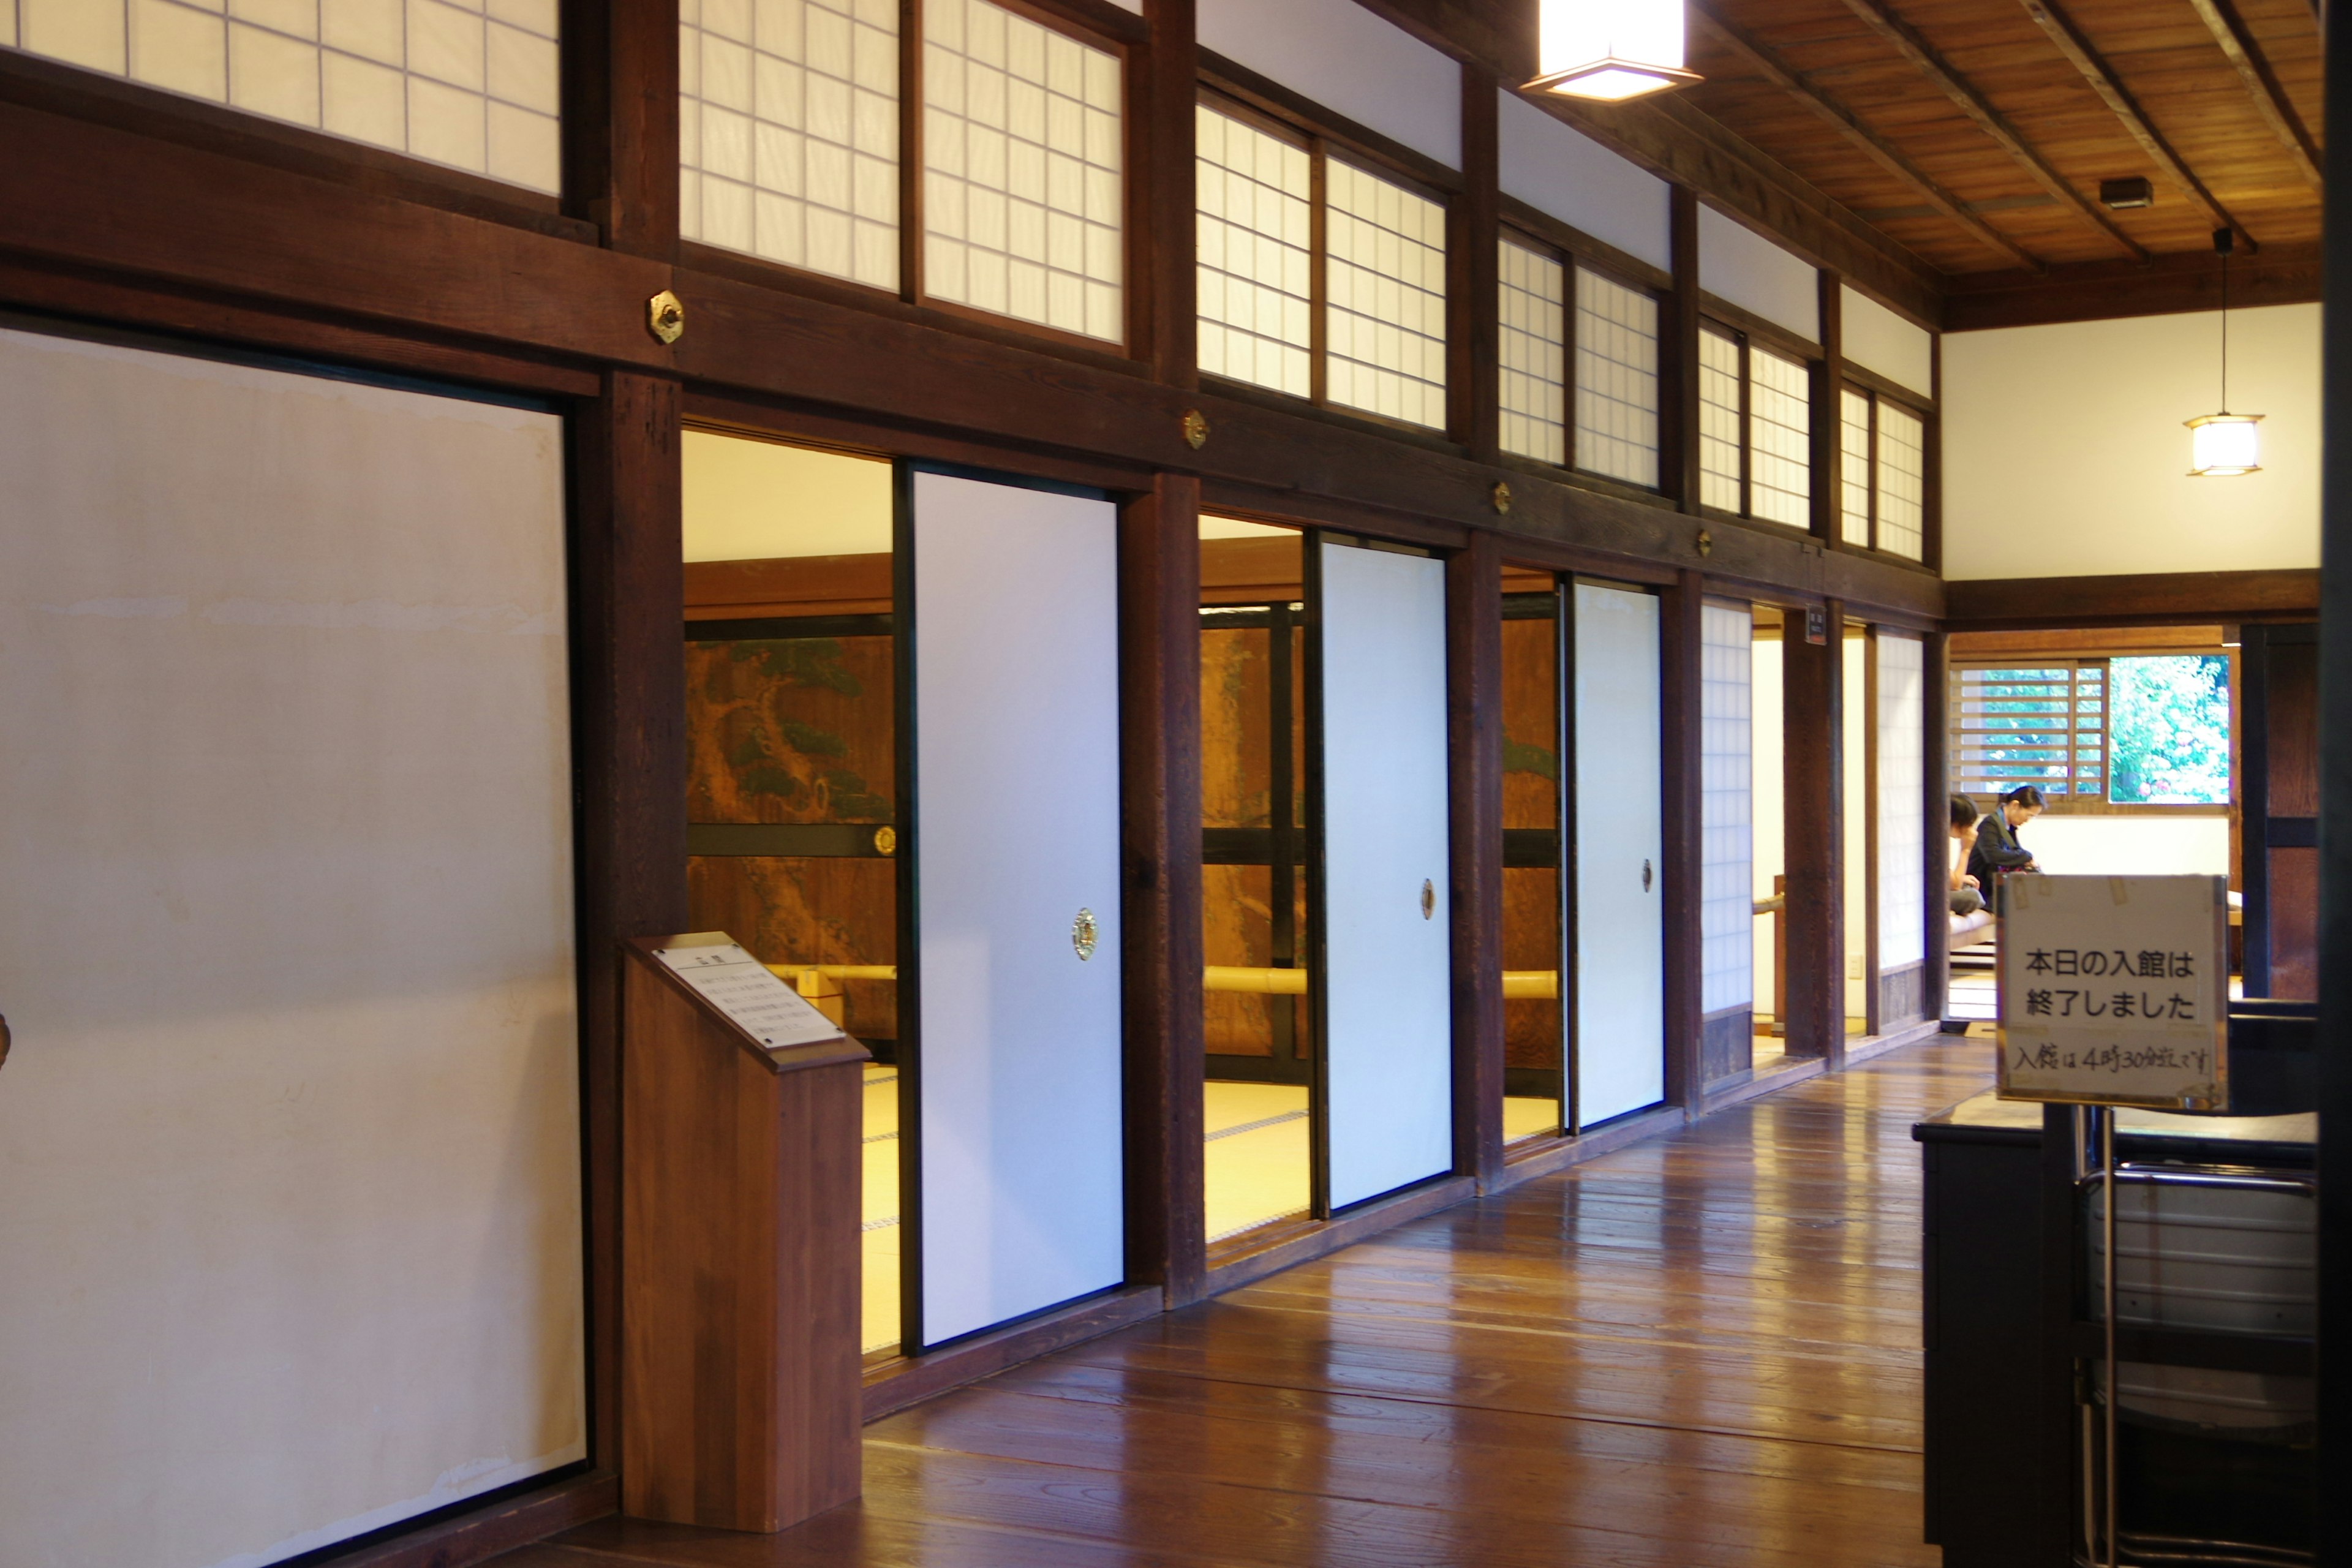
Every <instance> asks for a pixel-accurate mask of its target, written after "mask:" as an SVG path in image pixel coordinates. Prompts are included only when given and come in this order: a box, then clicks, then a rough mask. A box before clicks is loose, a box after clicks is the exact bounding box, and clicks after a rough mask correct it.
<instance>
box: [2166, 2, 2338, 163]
mask: <svg viewBox="0 0 2352 1568" xmlns="http://www.w3.org/2000/svg"><path fill="white" fill-rule="evenodd" d="M2189 9H2190V10H2192V11H2194V12H2196V13H2197V17H2198V20H2200V21H2201V22H2203V23H2204V24H2205V30H2206V31H2208V32H2210V33H2211V34H2212V35H2213V42H2214V43H2215V44H2217V45H2218V46H2220V47H2221V53H2222V54H2223V55H2225V56H2227V57H2228V58H2229V61H2230V64H2231V68H2233V69H2235V70H2236V71H2237V73H2238V79H2240V80H2241V81H2242V82H2244V83H2245V84H2246V96H2247V97H2249V98H2250V99H2252V100H2253V105H2254V112H2255V113H2256V114H2259V115H2261V116H2262V120H2263V124H2265V125H2267V126H2269V127H2270V129H2271V134H2272V135H2273V136H2276V137H2277V138H2278V140H2279V145H2280V146H2282V147H2284V148H2285V149H2286V153H2287V157H2288V158H2289V159H2290V160H2292V161H2293V163H2294V172H2295V173H2296V174H2300V175H2302V176H2303V178H2304V181H2305V184H2308V185H2310V186H2311V188H2312V189H2313V190H2315V191H2316V190H2325V189H2326V184H2327V182H2326V176H2325V175H2323V174H2321V173H2320V168H2319V161H2320V156H2321V154H2320V151H2319V147H2318V144H2317V143H2316V142H2314V141H2313V140H2312V138H2311V132H2309V131H2308V130H2307V129H2305V126H2304V123H2303V117H2302V116H2301V115H2299V114H2297V113H2296V112H2295V111H2294V104H2293V103H2292V102H2290V101H2289V100H2288V99H2287V96H2286V91H2285V89H2284V88H2282V87H2280V86H2279V79H2278V78H2277V76H2276V75H2274V74H2273V72H2272V70H2271V64H2270V61H2269V60H2268V59H2266V58H2263V49H2262V46H2261V45H2260V44H2259V43H2257V42H2255V41H2254V36H2253V34H2252V33H2250V32H2248V31H2247V30H2246V24H2245V20H2244V18H2242V17H2241V16H2239V15H2238V8H2237V7H2236V6H2235V5H2231V0H2189Z"/></svg>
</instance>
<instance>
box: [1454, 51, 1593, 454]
mask: <svg viewBox="0 0 2352 1568" xmlns="http://www.w3.org/2000/svg"><path fill="white" fill-rule="evenodd" d="M1498 139H1499V127H1498V124H1497V121H1496V100H1495V73H1494V72H1492V71H1490V70H1488V69H1487V68H1486V67H1484V66H1479V65H1465V66H1464V67H1463V68H1462V180H1463V184H1462V194H1461V195H1459V196H1458V197H1456V198H1455V199H1454V202H1453V204H1452V206H1451V211H1450V214H1449V216H1450V217H1451V219H1452V224H1453V231H1454V245H1453V247H1452V250H1453V254H1452V255H1450V256H1448V257H1447V258H1446V262H1447V268H1446V271H1447V281H1448V282H1449V284H1450V285H1451V287H1450V288H1449V289H1448V290H1447V292H1448V294H1449V296H1450V298H1449V300H1448V301H1447V307H1448V314H1449V316H1450V317H1451V318H1452V321H1451V331H1449V332H1448V334H1447V335H1448V337H1449V339H1450V340H1451V342H1450V343H1449V345H1448V353H1447V363H1448V370H1449V372H1450V379H1451V380H1452V382H1453V387H1452V390H1451V393H1450V395H1449V397H1448V402H1449V403H1450V404H1451V405H1452V407H1453V411H1454V417H1453V425H1454V439H1455V440H1457V441H1459V442H1460V443H1461V444H1462V445H1463V447H1465V449H1467V450H1468V452H1469V453H1470V455H1471V456H1472V457H1474V458H1478V459H1479V460H1480V461H1482V462H1489V463H1491V462H1494V461H1495V460H1496V458H1499V457H1500V456H1501V455H1502V448H1501V446H1500V442H1501V439H1502V437H1501V433H1500V431H1501V422H1502V414H1501V400H1502V384H1501V380H1500V371H1499V369H1498V365H1499V362H1500V358H1501V353H1502V346H1501V334H1502V327H1501V324H1500V319H1499V318H1500V312H1501V289H1502V279H1501V272H1502V263H1501V257H1500V251H1499V247H1500V245H1501V243H1502V213H1501V210H1500V209H1501V198H1500V195H1499V194H1498V193H1497V191H1496V181H1497V178H1498V163H1499V161H1500V148H1499V142H1498ZM1574 308H1575V307H1574V305H1573V304H1571V305H1570V310H1573V309H1574ZM1569 378H1570V381H1571V382H1572V381H1573V380H1574V379H1575V367H1574V366H1573V365H1571V366H1570V367H1569ZM1571 395H1572V394H1571Z"/></svg>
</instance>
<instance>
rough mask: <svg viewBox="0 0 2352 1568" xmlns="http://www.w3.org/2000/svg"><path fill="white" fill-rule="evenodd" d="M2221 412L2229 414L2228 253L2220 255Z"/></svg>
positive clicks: (2224, 252)
mask: <svg viewBox="0 0 2352 1568" xmlns="http://www.w3.org/2000/svg"><path fill="white" fill-rule="evenodd" d="M2221 412H2222V413H2224V414H2227V413H2228V412H2230V253H2229V252H2228V251H2226V250H2225V251H2223V252H2222V253H2221Z"/></svg>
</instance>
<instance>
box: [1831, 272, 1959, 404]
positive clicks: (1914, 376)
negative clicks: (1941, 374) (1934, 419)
mask: <svg viewBox="0 0 2352 1568" xmlns="http://www.w3.org/2000/svg"><path fill="white" fill-rule="evenodd" d="M1838 289H1839V292H1838V328H1839V331H1840V332H1841V333H1842V334H1843V338H1844V342H1845V357H1846V358H1847V359H1848V360H1850V361H1852V362H1853V363H1855V364H1858V365H1860V366H1862V367H1863V368H1864V370H1874V371H1876V372H1877V373H1878V374H1881V375H1883V376H1885V378H1886V379H1887V380H1889V381H1891V382H1893V383H1895V385H1897V386H1907V387H1909V388H1910V389H1911V390H1912V391H1914V392H1916V393H1917V394H1918V395H1920V396H1922V397H1933V396H1935V395H1936V340H1935V338H1934V337H1933V336H1932V335H1931V334H1930V333H1929V332H1928V331H1927V328H1925V327H1919V326H1914V325H1913V324H1912V323H1911V322H1909V321H1906V320H1904V319H1903V318H1902V317H1901V316H1898V315H1896V314H1895V312H1894V311H1892V310H1888V309H1887V308H1886V307H1885V306H1884V305H1882V304H1880V303H1879V302H1878V301H1877V300H1874V299H1872V298H1871V297H1870V296H1869V295H1867V294H1862V293H1857V292H1855V291H1854V290H1853V289H1851V288H1849V287H1847V286H1846V285H1844V284H1840V285H1839V286H1838Z"/></svg>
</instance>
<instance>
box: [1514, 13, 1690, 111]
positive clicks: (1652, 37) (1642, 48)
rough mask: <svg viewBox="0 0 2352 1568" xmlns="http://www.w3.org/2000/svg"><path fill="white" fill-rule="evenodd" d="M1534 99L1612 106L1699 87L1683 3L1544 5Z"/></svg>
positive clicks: (1537, 50) (1537, 55)
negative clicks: (1688, 66)
mask: <svg viewBox="0 0 2352 1568" xmlns="http://www.w3.org/2000/svg"><path fill="white" fill-rule="evenodd" d="M1536 61H1537V66H1538V70H1539V72H1540V74H1539V75H1538V76H1537V78H1536V79H1535V80H1533V81H1531V82H1529V83H1528V89H1529V90H1530V91H1538V90H1539V91H1543V92H1556V93H1559V94H1560V95H1561V96H1562V97H1566V98H1590V99H1598V100H1601V101H1602V102H1605V103H1613V102H1617V101H1620V100H1624V99H1628V98H1639V97H1641V96H1642V95H1643V93H1646V92H1657V91H1659V90H1661V89H1664V88H1670V87H1680V86H1682V85H1683V84H1684V83H1685V82H1694V81H1696V80H1698V76H1697V75H1696V73H1695V72H1692V71H1688V70H1685V69H1684V68H1683V6H1682V0H1543V14H1542V21H1541V23H1540V25H1539V32H1538V38H1537V48H1536Z"/></svg>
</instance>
